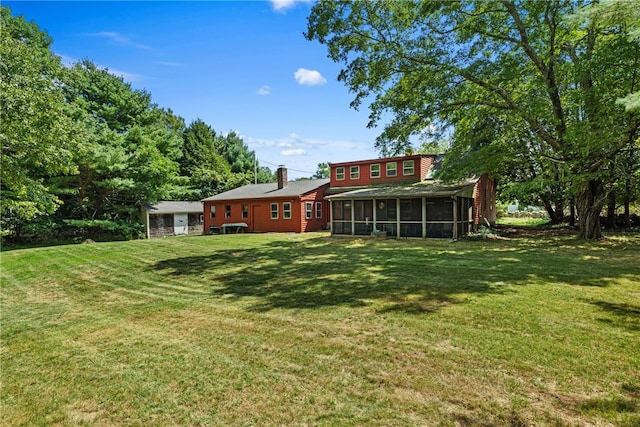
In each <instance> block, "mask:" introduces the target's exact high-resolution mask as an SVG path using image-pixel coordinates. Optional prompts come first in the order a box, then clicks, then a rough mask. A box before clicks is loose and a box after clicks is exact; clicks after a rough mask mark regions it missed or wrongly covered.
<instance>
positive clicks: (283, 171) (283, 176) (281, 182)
mask: <svg viewBox="0 0 640 427" xmlns="http://www.w3.org/2000/svg"><path fill="white" fill-rule="evenodd" d="M286 186H287V168H285V167H284V166H282V165H280V166H278V190H281V189H283V188H284V187H286Z"/></svg>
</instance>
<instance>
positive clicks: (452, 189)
mask: <svg viewBox="0 0 640 427" xmlns="http://www.w3.org/2000/svg"><path fill="white" fill-rule="evenodd" d="M476 182H478V179H477V178H473V179H467V180H465V181H462V182H458V183H455V184H445V183H444V182H441V181H421V182H416V183H414V184H404V185H385V186H377V187H365V188H358V189H353V190H351V191H347V192H343V193H338V194H332V195H330V196H326V198H327V199H329V200H345V199H393V198H399V197H404V198H407V197H450V196H461V197H473V187H474V185H475V184H476ZM329 190H332V189H329ZM335 190H338V189H335Z"/></svg>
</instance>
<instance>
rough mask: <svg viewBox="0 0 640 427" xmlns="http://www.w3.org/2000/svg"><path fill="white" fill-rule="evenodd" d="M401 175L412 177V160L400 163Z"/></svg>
mask: <svg viewBox="0 0 640 427" xmlns="http://www.w3.org/2000/svg"><path fill="white" fill-rule="evenodd" d="M402 175H405V176H406V175H413V160H405V161H403V162H402Z"/></svg>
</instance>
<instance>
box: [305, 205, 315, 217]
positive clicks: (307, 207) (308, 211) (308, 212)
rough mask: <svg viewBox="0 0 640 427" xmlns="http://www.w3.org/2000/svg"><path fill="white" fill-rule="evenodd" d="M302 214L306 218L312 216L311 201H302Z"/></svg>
mask: <svg viewBox="0 0 640 427" xmlns="http://www.w3.org/2000/svg"><path fill="white" fill-rule="evenodd" d="M304 216H305V218H307V219H311V218H313V203H311V202H305V203H304Z"/></svg>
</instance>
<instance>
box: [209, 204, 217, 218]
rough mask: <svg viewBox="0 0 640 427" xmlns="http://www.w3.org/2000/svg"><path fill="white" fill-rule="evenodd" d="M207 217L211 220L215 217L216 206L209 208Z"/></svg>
mask: <svg viewBox="0 0 640 427" xmlns="http://www.w3.org/2000/svg"><path fill="white" fill-rule="evenodd" d="M209 217H210V218H211V219H213V218H215V217H216V205H211V207H210V208H209Z"/></svg>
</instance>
